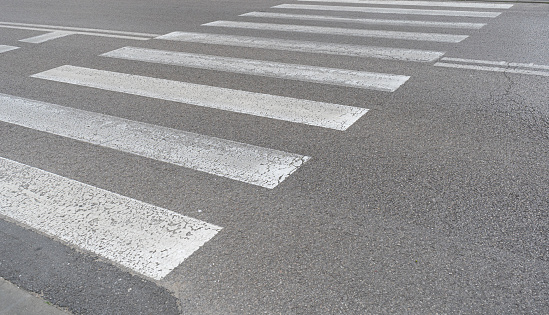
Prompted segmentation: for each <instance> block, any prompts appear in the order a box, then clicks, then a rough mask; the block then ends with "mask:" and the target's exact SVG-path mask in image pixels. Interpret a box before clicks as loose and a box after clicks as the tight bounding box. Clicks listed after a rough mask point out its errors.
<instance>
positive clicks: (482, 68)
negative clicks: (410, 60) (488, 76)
mask: <svg viewBox="0 0 549 315" xmlns="http://www.w3.org/2000/svg"><path fill="white" fill-rule="evenodd" d="M435 66H436V67H446V68H456V69H469V70H480V71H491V72H505V73H518V74H527V75H539V76H544V77H549V71H548V72H544V71H533V70H523V69H513V68H500V67H489V66H475V65H465V64H457V63H446V62H437V63H435Z"/></svg>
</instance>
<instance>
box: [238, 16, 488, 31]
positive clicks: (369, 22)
mask: <svg viewBox="0 0 549 315" xmlns="http://www.w3.org/2000/svg"><path fill="white" fill-rule="evenodd" d="M240 16H245V17H257V18H269V19H289V20H302V21H324V22H343V23H356V24H366V25H393V26H411V27H436V28H459V29H480V28H482V27H483V26H485V25H486V24H484V23H465V22H437V21H412V20H386V19H362V18H347V17H337V16H328V15H309V14H287V13H272V12H249V13H244V14H241V15H240Z"/></svg>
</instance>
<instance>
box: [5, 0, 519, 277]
mask: <svg viewBox="0 0 549 315" xmlns="http://www.w3.org/2000/svg"><path fill="white" fill-rule="evenodd" d="M302 1H304V2H306V1H308V0H302ZM315 2H330V3H336V4H345V3H346V4H353V6H350V5H346V6H341V5H333V4H332V5H311V4H281V5H276V6H273V7H272V9H273V10H275V11H274V12H248V13H244V14H241V15H240V16H238V18H240V19H248V18H264V19H272V20H275V21H279V20H287V21H300V22H311V21H313V22H314V21H321V22H323V23H340V22H344V23H349V24H358V25H359V26H360V28H357V27H355V28H342V27H335V26H334V27H332V26H308V25H303V24H299V25H293V24H278V23H269V22H265V21H263V22H261V23H257V22H251V21H242V20H238V21H212V22H209V23H206V24H203V25H202V27H204V28H205V29H208V30H215V29H221V28H222V29H227V30H229V31H232V32H239V31H242V30H254V31H257V32H267V33H269V34H270V33H272V32H273V31H274V32H284V33H291V34H296V33H301V34H315V35H317V36H323V35H338V36H347V37H353V38H381V39H384V40H395V41H396V43H397V44H396V46H397V47H382V46H368V45H356V44H353V45H351V44H342V43H331V42H321V41H307V40H295V39H282V38H276V37H269V36H267V37H255V36H245V35H242V34H238V33H237V34H230V35H226V34H216V33H212V32H203V33H202V32H185V31H174V32H171V33H168V34H164V35H158V36H155V39H154V41H158V42H160V41H163V42H166V41H169V42H171V43H173V44H184V43H201V44H207V45H217V46H222V47H223V46H233V47H244V48H258V49H265V50H278V51H284V52H288V53H293V52H298V53H310V54H322V55H330V56H350V57H356V58H370V59H372V60H373V62H375V60H377V59H381V60H393V61H396V62H417V63H434V62H437V61H439V60H441V58H443V56H444V54H445V52H444V51H438V50H428V49H426V50H424V49H414V48H408V47H406V46H407V45H408V44H409V43H411V42H427V43H429V42H434V43H437V44H440V45H445V44H456V43H459V42H461V41H463V40H465V39H466V38H467V37H468V36H469V34H467V31H468V30H478V29H481V28H482V27H483V26H485V25H486V23H485V22H486V21H484V20H482V21H480V20H478V19H479V18H483V19H491V18H495V17H497V16H498V15H500V14H501V12H500V11H497V12H496V11H472V10H468V11H464V10H450V9H432V8H429V9H425V8H414V9H410V8H394V7H390V6H394V5H402V6H416V7H425V6H427V7H444V8H446V7H456V8H468V9H471V8H472V9H474V10H482V9H487V10H496V9H508V8H510V7H512V5H510V4H485V3H476V4H475V3H463V2H427V1H370V0H364V1H362V0H331V1H328V0H322V1H319V0H315ZM354 5H360V6H354ZM380 5H383V6H384V7H379V6H380ZM292 10H293V11H292ZM296 10H298V11H300V12H299V13H295V12H294V11H296ZM281 11H287V12H281ZM318 11H322V12H325V13H324V15H318V14H316V13H315V12H318ZM311 12H312V14H311ZM342 12H343V13H342ZM347 13H353V15H352V16H351V15H349V16H345V14H347ZM357 13H358V14H372V13H373V14H384V15H391V18H390V19H385V18H384V19H379V18H377V17H376V18H369V17H368V16H365V17H356V16H355V15H354V14H357ZM399 15H419V16H422V15H424V16H437V17H446V16H451V17H458V18H467V20H464V21H432V20H425V21H423V20H409V19H400V18H399ZM470 18H474V19H477V20H474V21H471V20H470ZM370 25H382V26H391V27H397V28H398V27H400V28H402V27H405V28H406V31H403V30H390V31H389V30H374V29H367V28H364V27H368V26H370ZM0 27H7V28H10V27H12V28H13V27H28V28H35V29H36V28H40V29H44V30H47V31H48V32H49V33H47V34H44V35H39V36H35V37H33V38H27V39H24V40H22V41H24V42H28V43H35V44H37V43H41V42H45V41H48V40H53V39H55V38H61V37H65V36H68V35H74V34H82V35H94V36H106V37H109V36H116V37H120V38H123V37H132V36H137V38H136V40H148V38H146V37H139V36H146V35H147V34H140V33H109V32H98V31H97V30H91V29H76V28H70V29H69V28H65V29H62V28H61V27H59V28H58V29H57V30H53V29H52V28H47V27H45V26H43V25H35V26H28V25H15V24H13V23H12V24H2V23H0ZM409 28H412V29H414V31H410V30H409ZM421 28H426V29H427V30H429V29H430V30H431V31H427V32H419V31H417V29H421ZM433 28H444V29H450V30H453V31H452V32H458V34H448V33H436V32H433ZM98 34H99V35H98ZM149 35H150V34H149ZM126 39H128V38H126ZM13 49H15V48H14V47H12V46H0V52H3V51H9V50H13ZM100 57H101V60H107V59H106V58H111V59H113V60H114V59H118V60H126V61H129V62H136V63H147V64H152V65H171V66H176V67H181V68H184V67H187V68H197V69H204V70H207V71H222V72H228V73H240V74H244V75H250V76H264V77H273V78H278V79H284V80H294V81H304V82H309V83H311V84H327V85H336V86H344V87H350V88H358V89H363V90H366V91H368V90H373V91H379V92H384V93H394V92H396V91H397V90H398V89H399V88H400V87H401V86H402V85H404V84H406V82H407V81H408V80H409V79H410V75H408V74H406V73H396V74H391V73H378V72H369V71H363V70H352V69H337V68H328V67H319V66H310V65H302V64H290V63H282V62H274V61H264V60H260V59H243V58H234V57H226V56H213V55H208V54H201V53H190V52H181V51H168V50H160V49H151V48H142V47H133V46H125V47H121V48H118V49H115V50H112V51H108V52H105V53H103V54H101V55H100ZM440 65H441V66H442V64H440ZM31 77H32V78H34V79H36V80H40V81H41V82H57V83H62V84H68V85H70V86H73V87H74V88H80V87H87V88H94V89H96V90H98V91H110V92H117V93H121V94H129V95H136V96H142V97H146V98H149V99H153V100H166V101H172V102H175V103H181V104H187V105H193V106H196V107H197V108H209V109H213V110H216V111H218V114H219V115H223V114H224V113H225V112H232V113H237V114H244V115H251V116H254V117H259V118H261V119H272V120H274V121H275V122H276V121H284V122H289V123H295V124H303V125H305V126H306V127H307V128H323V129H326V130H329V131H330V132H346V130H348V129H349V128H351V127H352V126H353V124H355V123H356V122H357V121H359V120H360V119H361V118H363V117H364V116H366V115H367V113H368V109H367V108H364V107H354V106H348V105H343V104H336V103H328V102H320V101H312V100H307V99H298V98H291V97H283V96H278V95H272V94H269V91H268V90H266V91H263V93H258V92H249V91H244V90H236V89H228V88H222V87H216V86H209V85H200V84H195V83H189V82H183V81H173V80H167V79H163V78H157V77H149V76H143V75H136V74H132V73H123V72H114V71H110V70H106V69H101V68H86V67H82V66H77V65H62V66H59V67H56V68H53V69H49V70H46V71H42V72H39V73H35V74H33V75H32V76H31ZM365 106H367V104H366V105H365ZM0 121H2V122H5V123H9V124H13V125H18V126H23V127H26V128H30V129H33V130H38V131H42V132H46V133H49V134H53V135H57V136H60V137H64V138H68V139H73V140H76V141H80V142H84V143H89V144H93V145H97V146H100V147H106V148H109V149H113V150H117V151H120V152H124V153H127V154H132V155H136V156H141V157H146V158H149V159H154V160H157V161H161V162H165V163H170V164H173V165H176V166H179V167H184V168H188V169H192V170H196V171H199V172H203V173H207V174H211V175H215V176H220V177H224V178H229V179H231V180H235V181H239V182H243V183H246V184H250V185H255V186H259V187H262V188H266V189H275V188H276V187H277V186H278V185H280V184H281V183H282V182H283V181H284V180H285V179H287V178H288V177H289V176H292V174H295V173H296V172H298V171H299V169H300V168H302V167H306V165H307V164H308V163H312V162H314V159H315V157H314V156H307V155H303V154H299V153H298V152H297V153H294V152H292V153H290V152H283V151H279V150H274V149H271V148H266V147H259V146H255V145H251V144H246V143H239V142H235V141H230V140H226V139H221V138H215V137H211V136H206V135H200V134H196V133H191V132H187V131H184V130H176V129H171V128H166V127H161V126H156V125H152V124H147V123H143V122H139V121H132V120H128V119H123V118H119V117H114V116H109V115H104V114H100V113H93V112H88V111H84V110H77V109H74V108H70V107H66V106H61V105H56V104H50V103H45V102H41V101H39V100H31V99H25V98H22V97H17V96H13V95H6V94H0ZM36 209H41V210H40V212H37V210H36ZM44 209H46V210H44ZM0 215H3V216H6V217H9V218H11V219H13V220H16V221H18V222H21V223H23V224H25V225H27V226H29V227H31V228H33V229H36V230H39V231H41V232H43V233H46V234H48V235H50V236H52V237H56V238H59V239H61V240H63V241H65V242H67V243H69V244H72V245H74V246H76V247H79V248H83V249H85V250H88V251H91V252H93V253H95V254H97V255H100V256H102V257H105V258H107V259H109V260H111V261H113V262H115V263H117V264H119V265H122V266H125V267H128V268H131V269H132V270H134V271H135V272H137V273H140V274H142V275H144V276H147V277H150V278H153V279H156V280H160V279H162V278H163V277H165V276H166V275H167V274H169V273H170V272H171V271H172V270H173V269H174V268H175V267H177V266H178V265H179V264H181V263H182V262H183V261H184V260H185V259H186V258H187V257H189V256H190V255H191V254H192V253H193V252H194V251H196V250H198V249H199V248H200V247H201V246H202V245H204V244H205V243H207V242H208V241H209V240H211V239H212V238H213V237H214V236H215V235H216V234H217V233H218V232H220V231H222V228H221V227H220V226H217V225H214V224H210V223H207V222H203V221H200V220H196V219H193V218H190V217H186V216H182V215H180V214H177V213H175V212H173V211H170V210H168V209H163V208H160V207H156V206H154V205H150V204H146V203H143V202H141V201H137V200H134V199H131V198H128V197H124V196H121V195H118V194H115V193H112V192H108V191H105V190H102V189H99V188H96V187H93V186H89V185H86V184H83V183H80V182H77V181H75V180H72V179H69V178H65V177H62V176H59V175H55V174H52V173H49V172H46V171H43V170H40V169H38V168H35V167H32V166H28V165H24V164H21V163H18V162H16V161H11V160H8V159H5V158H1V157H0ZM114 218H115V219H114ZM151 218H153V219H151Z"/></svg>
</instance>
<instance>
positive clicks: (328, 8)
mask: <svg viewBox="0 0 549 315" xmlns="http://www.w3.org/2000/svg"><path fill="white" fill-rule="evenodd" d="M272 8H275V9H293V10H320V11H343V12H362V13H381V14H412V15H431V16H460V17H481V18H495V17H497V16H499V15H500V14H501V12H490V11H455V10H424V9H396V8H374V7H349V6H329V5H312V4H281V5H277V6H274V7H272Z"/></svg>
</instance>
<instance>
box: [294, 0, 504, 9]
mask: <svg viewBox="0 0 549 315" xmlns="http://www.w3.org/2000/svg"><path fill="white" fill-rule="evenodd" d="M299 1H305V2H332V3H357V4H358V3H360V4H374V5H398V6H427V7H454V8H477V9H509V8H511V7H513V4H507V3H478V2H466V1H459V2H458V1H405V0H396V1H391V0H299Z"/></svg>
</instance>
